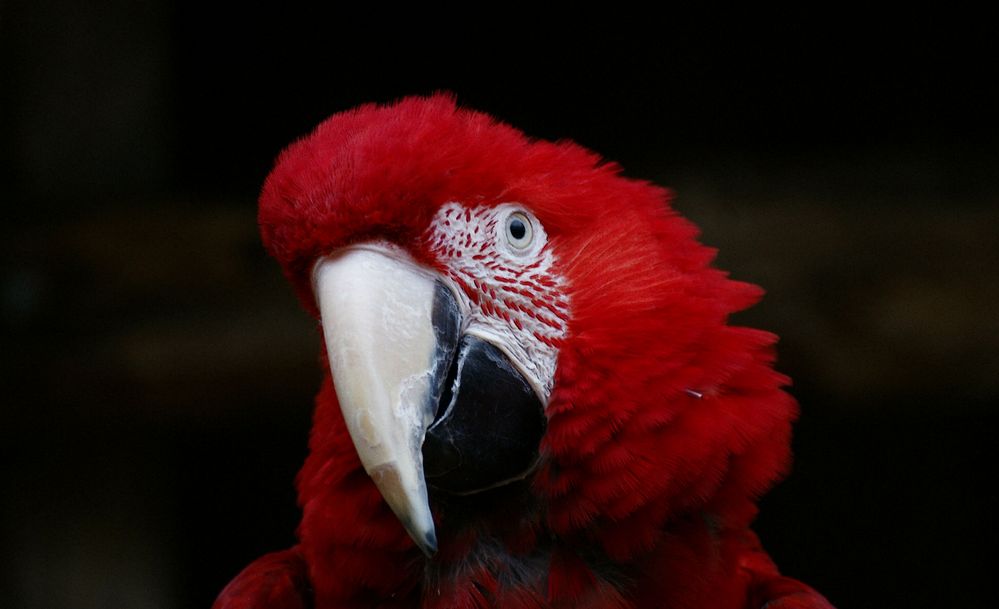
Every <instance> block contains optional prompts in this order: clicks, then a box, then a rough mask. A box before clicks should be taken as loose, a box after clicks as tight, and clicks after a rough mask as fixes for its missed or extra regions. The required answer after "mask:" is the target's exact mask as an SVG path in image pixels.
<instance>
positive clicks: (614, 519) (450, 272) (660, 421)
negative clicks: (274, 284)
mask: <svg viewBox="0 0 999 609" xmlns="http://www.w3.org/2000/svg"><path fill="white" fill-rule="evenodd" d="M259 221H260V226H261V230H262V234H263V238H264V243H265V246H266V247H267V249H268V251H269V252H270V253H271V254H272V255H273V256H274V257H275V258H276V259H277V260H278V261H279V262H280V264H281V266H282V268H283V270H284V273H285V274H286V276H287V277H288V278H289V280H290V281H291V283H292V284H293V286H294V288H295V290H296V292H297V293H298V295H299V296H300V298H301V300H302V302H303V304H304V306H305V307H306V309H307V310H308V311H309V312H310V313H311V314H312V315H314V316H315V317H316V319H317V320H318V322H319V326H320V327H321V330H322V336H323V339H324V345H325V356H324V362H325V365H326V367H327V369H328V372H329V375H328V380H327V383H328V384H329V386H330V387H331V391H326V392H325V393H323V392H321V394H320V401H321V402H322V401H324V400H325V401H326V402H335V403H336V404H337V405H338V408H335V409H334V410H335V412H334V413H327V414H326V415H322V416H320V415H318V414H317V420H316V424H315V428H314V429H313V432H312V434H313V435H312V438H311V440H310V442H311V448H312V453H313V455H312V456H311V457H310V459H312V460H313V463H312V464H311V465H310V464H308V463H307V466H306V469H305V470H303V474H302V477H301V478H300V480H299V486H300V500H301V502H302V504H303V506H304V509H305V512H306V514H305V519H306V520H307V519H308V518H310V514H313V516H314V517H315V518H317V519H318V518H320V517H321V516H320V515H321V514H323V513H326V514H328V513H331V511H330V510H331V509H332V508H330V507H329V506H328V505H325V504H324V503H323V500H320V499H318V497H321V496H323V493H324V492H325V491H324V490H322V488H321V487H323V485H336V484H340V483H341V482H342V481H343V480H344V479H345V478H344V477H345V476H346V474H343V473H339V474H331V473H330V471H332V470H337V471H340V470H343V471H346V470H349V469H350V468H351V467H352V466H353V467H355V468H356V469H360V468H359V467H357V466H356V464H357V463H358V462H359V464H360V466H363V471H364V472H366V473H367V476H368V477H369V478H370V480H371V481H373V483H374V486H375V487H377V492H378V495H377V497H380V499H381V500H383V501H384V503H385V504H387V506H388V507H389V508H391V511H392V513H394V516H395V518H396V519H397V520H398V522H399V523H401V525H402V527H401V528H400V530H402V529H404V530H405V532H406V533H408V537H409V538H410V539H411V540H412V542H413V543H415V545H416V546H417V547H419V548H420V549H421V550H422V551H423V552H424V553H425V554H426V555H427V556H428V557H429V556H433V555H434V554H435V552H437V551H438V546H439V542H438V533H439V532H440V531H438V528H441V526H443V525H441V524H440V514H437V512H438V507H439V506H443V505H451V504H454V503H456V502H460V501H461V500H462V498H472V497H476V496H478V497H481V496H485V495H489V494H491V493H498V492H499V493H501V492H502V490H501V489H504V488H507V487H511V486H516V487H518V488H527V489H529V492H530V494H531V495H532V496H533V497H535V498H536V499H537V501H536V506H541V507H536V508H532V509H534V514H535V515H534V516H533V518H534V519H535V521H534V523H533V524H532V527H533V528H535V529H539V530H546V531H547V532H548V534H549V535H550V536H557V537H560V538H571V537H572V536H584V537H586V539H587V540H588V541H589V542H590V543H593V544H595V545H597V546H599V547H600V549H601V552H603V553H604V554H605V555H607V556H610V557H614V558H627V557H629V556H634V555H635V554H636V553H638V552H641V551H642V550H643V549H648V548H649V547H651V546H653V545H654V544H655V543H656V542H657V540H658V538H659V536H660V535H661V534H662V529H663V523H664V522H666V521H667V520H668V519H669V518H671V517H673V516H675V515H676V514H681V513H689V512H690V511H691V510H700V511H702V512H704V513H705V514H710V517H711V518H713V519H715V520H717V521H719V522H721V521H748V520H749V519H751V517H752V514H753V513H754V512H753V510H754V508H753V507H752V499H753V498H755V497H756V496H757V495H759V494H760V493H761V492H762V491H764V490H765V489H766V488H767V487H768V486H769V485H770V484H772V483H773V481H774V480H775V479H776V478H777V477H778V476H779V475H780V474H781V472H782V471H783V469H784V468H785V466H786V463H787V461H788V433H789V429H790V423H791V420H792V419H793V418H794V416H795V412H796V406H795V404H794V402H793V400H792V399H791V398H790V397H788V396H787V394H785V393H784V392H783V391H782V390H781V386H782V385H784V384H786V382H787V381H786V379H785V378H784V377H783V376H781V375H780V374H778V373H777V372H775V371H774V370H773V368H772V362H773V355H772V349H771V347H772V344H773V342H774V337H773V336H772V335H770V334H768V333H766V332H761V331H756V330H750V329H746V328H738V327H732V326H729V325H728V324H727V318H728V316H729V315H730V314H731V313H732V312H734V311H738V310H740V309H743V308H745V307H747V306H749V305H751V304H753V303H755V302H756V301H757V300H758V299H759V297H760V295H761V291H760V289H759V288H757V287H755V286H752V285H749V284H746V283H741V282H737V281H733V280H731V279H729V278H728V277H727V276H726V274H725V273H723V272H722V271H719V270H717V269H715V268H713V267H712V266H711V261H712V259H713V257H714V252H713V250H711V249H709V248H707V247H705V246H703V245H701V244H700V243H698V242H697V240H696V237H697V230H696V228H695V227H694V226H693V225H692V224H691V223H689V222H688V221H686V220H684V219H683V218H681V217H680V216H679V215H677V214H676V213H675V212H674V211H673V210H672V209H671V207H670V193H669V192H668V191H667V190H664V189H662V188H659V187H657V186H654V185H652V184H649V183H647V182H643V181H638V180H633V179H629V178H625V177H623V176H622V175H621V173H620V169H619V168H618V167H617V166H616V165H614V164H611V163H605V162H603V161H601V159H600V158H599V157H598V156H597V155H595V154H594V153H592V152H589V151H587V150H585V149H584V148H582V147H580V146H578V145H576V144H573V143H571V142H547V141H537V140H531V139H529V138H527V137H525V136H524V135H523V134H522V133H521V132H519V131H517V130H516V129H514V128H512V127H509V126H507V125H504V124H501V123H499V122H497V121H495V120H494V119H492V118H490V117H489V116H487V115H485V114H481V113H477V112H473V111H469V110H465V109H461V108H458V107H457V106H456V104H455V102H454V100H453V98H451V97H450V96H447V95H435V96H431V97H427V98H407V99H404V100H402V101H399V102H396V103H394V104H391V105H387V106H377V105H368V106H362V107H360V108H357V109H355V110H351V111H347V112H344V113H341V114H337V115H335V116H333V117H331V118H330V119H328V120H327V121H325V122H324V123H322V124H321V125H319V127H318V128H317V129H316V130H315V131H314V132H313V133H312V134H311V135H309V136H307V137H305V138H304V139H302V140H300V141H298V142H296V143H294V144H292V145H291V146H290V147H289V148H288V149H287V150H285V151H284V152H283V153H282V154H281V156H280V157H279V159H278V161H277V163H276V166H275V168H274V170H273V172H272V173H271V174H270V176H269V177H268V178H267V181H266V183H265V185H264V188H263V192H262V195H261V198H260V212H259ZM321 406H322V404H320V407H321ZM323 417H325V418H323ZM340 417H342V423H341V422H340ZM338 426H339V427H343V428H345V429H346V431H347V433H348V435H349V441H348V440H346V438H345V437H344V438H341V439H343V440H344V442H341V444H342V443H346V442H349V446H348V447H346V448H344V447H343V446H340V445H339V444H337V446H335V447H333V446H330V445H331V443H336V442H339V439H337V436H336V434H335V433H333V432H332V431H330V430H331V429H334V428H339V427H338ZM331 438H333V439H332V440H331ZM333 462H336V464H337V465H335V466H334V465H330V463H333ZM344 464H346V465H344ZM337 468H339V469H337ZM366 484H367V485H368V486H370V483H366ZM338 509H340V508H338ZM357 509H358V510H362V511H363V509H365V508H364V506H357ZM371 509H376V508H371ZM442 509H444V508H442ZM324 510H325V512H324ZM340 511H341V512H342V511H343V509H340ZM338 513H340V512H338ZM435 516H437V520H438V522H437V524H435ZM344 518H347V517H346V516H344ZM351 518H354V516H351ZM354 521H356V522H357V523H361V522H362V521H363V517H361V516H357V517H356V518H355V520H354ZM304 523H305V520H303V529H302V530H300V535H305V534H308V530H306V529H307V527H306V526H305V524H304ZM396 526H398V525H396ZM347 528H348V529H350V528H351V527H350V526H347ZM355 529H356V531H355V532H354V533H350V532H341V533H336V535H340V536H341V538H343V536H345V535H351V534H354V535H355V537H354V538H351V539H350V543H353V544H355V545H356V546H363V545H364V544H365V543H370V544H379V543H381V544H383V545H385V544H388V543H390V542H389V541H385V540H384V539H382V537H379V535H381V534H380V533H377V532H373V531H372V530H369V529H364V528H363V525H362V524H357V525H356V527H355ZM331 535H332V533H331ZM391 543H396V542H394V541H393V542H391ZM441 546H442V547H441V550H443V549H444V548H443V541H442V542H441ZM409 547H410V548H412V544H410V545H409Z"/></svg>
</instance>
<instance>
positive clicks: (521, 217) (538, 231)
mask: <svg viewBox="0 0 999 609" xmlns="http://www.w3.org/2000/svg"><path fill="white" fill-rule="evenodd" d="M426 239H427V241H428V243H429V244H430V248H431V251H432V252H433V253H434V255H435V256H436V258H437V260H438V261H439V262H440V263H441V264H442V265H443V266H444V267H446V268H447V269H448V272H449V275H450V279H451V280H452V281H453V282H454V283H455V284H457V285H458V287H459V288H460V289H458V290H456V292H457V293H458V294H459V297H460V298H461V299H462V301H463V308H465V309H467V310H468V311H469V314H468V315H469V317H468V321H467V328H466V330H465V333H466V334H470V335H472V336H476V337H478V338H481V339H483V340H485V341H487V342H489V343H491V344H493V345H495V346H496V347H498V348H499V349H500V350H502V351H503V352H504V353H505V354H506V355H507V357H509V358H510V361H511V362H512V363H513V364H514V365H515V366H516V367H517V368H518V370H519V371H520V372H521V373H522V374H523V375H524V376H525V378H526V379H527V380H528V382H529V383H530V384H531V386H532V387H533V388H534V390H535V392H536V393H537V394H538V397H540V398H541V402H542V403H543V404H547V403H548V398H549V396H550V395H551V391H552V385H553V383H554V378H555V364H556V361H557V359H558V345H559V344H560V343H561V341H562V339H563V338H565V335H566V331H567V329H568V318H569V303H568V301H567V300H566V298H565V296H564V295H563V294H564V284H565V282H564V280H563V279H562V278H561V277H560V276H559V275H558V274H557V273H556V272H555V262H556V261H555V256H554V254H553V253H552V251H551V249H550V248H549V247H547V246H548V235H547V233H546V232H545V229H544V227H543V226H542V225H541V223H540V222H539V221H538V220H537V218H535V217H534V215H533V214H532V213H531V212H530V210H529V209H527V208H526V207H525V206H522V205H519V204H517V203H503V204H500V205H497V206H495V207H474V208H469V207H465V206H464V205H462V204H460V203H447V204H445V205H443V206H442V207H441V208H440V210H439V211H438V212H437V215H436V216H435V218H434V220H433V222H432V223H431V226H430V229H429V230H428V233H427V236H426Z"/></svg>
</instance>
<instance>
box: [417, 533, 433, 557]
mask: <svg viewBox="0 0 999 609" xmlns="http://www.w3.org/2000/svg"><path fill="white" fill-rule="evenodd" d="M420 549H421V550H423V553H424V554H425V555H426V556H427V558H433V556H434V554H436V553H437V534H436V533H435V532H433V531H430V532H428V533H427V534H426V536H424V538H423V543H422V544H420Z"/></svg>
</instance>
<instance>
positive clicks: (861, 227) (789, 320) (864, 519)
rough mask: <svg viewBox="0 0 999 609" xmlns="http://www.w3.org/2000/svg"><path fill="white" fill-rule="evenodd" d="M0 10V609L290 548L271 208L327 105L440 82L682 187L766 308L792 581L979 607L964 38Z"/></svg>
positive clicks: (759, 309) (981, 284)
mask: <svg viewBox="0 0 999 609" xmlns="http://www.w3.org/2000/svg"><path fill="white" fill-rule="evenodd" d="M0 8H2V12H0V51H2V55H0V62H2V63H0V70H2V71H0V104H2V113H0V138H2V139H0V142H2V143H3V147H2V148H0V155H2V156H0V160H2V167H0V172H2V173H0V200H2V202H3V215H4V217H5V220H4V221H3V223H2V224H0V227H2V228H0V237H2V241H0V252H2V253H3V258H2V263H0V281H2V284H0V288H2V294H0V295H2V303H0V304H2V309H0V314H2V319H0V321H2V326H0V329H2V332H3V334H2V336H3V345H2V353H0V364H2V375H3V388H4V389H3V395H4V398H3V400H4V408H3V410H2V423H0V430H2V436H0V437H2V440H3V441H2V446H0V451H2V452H0V454H2V455H3V465H4V467H3V487H2V489H3V491H2V497H3V499H2V503H0V509H2V511H0V517H2V521H0V524H2V528H0V544H2V547H3V548H4V550H3V552H2V554H0V561H3V564H2V565H0V566H2V579H0V585H2V589H0V605H2V606H4V607H25V608H34V607H83V608H89V607H182V606H183V607H189V606H190V607H197V606H202V607H204V606H208V605H209V604H210V603H211V601H212V600H213V598H214V596H215V595H216V594H217V593H218V591H219V590H221V588H222V587H223V586H224V585H225V583H226V582H227V581H228V580H229V579H230V578H231V577H232V576H233V575H235V574H236V573H237V572H238V571H239V570H240V569H241V568H242V567H243V566H245V565H246V564H247V563H248V562H249V561H251V560H252V559H253V558H255V557H256V556H258V555H260V554H262V553H264V552H267V551H270V550H274V549H279V548H282V547H286V546H288V545H289V544H291V543H293V540H294V536H293V531H294V527H295V525H296V522H297V518H298V512H297V509H296V507H295V503H294V492H293V487H292V480H293V478H294V475H295V472H296V471H297V469H298V467H299V465H300V463H301V461H302V459H303V457H304V451H305V441H306V434H307V431H308V427H309V417H310V410H311V396H312V393H313V391H314V389H315V387H316V384H317V382H318V378H319V369H318V365H317V361H316V355H317V353H318V348H319V341H318V336H317V334H316V331H315V328H314V327H313V325H312V324H311V322H310V321H309V320H308V319H306V317H305V315H304V313H302V312H301V311H300V310H299V309H298V306H297V303H296V302H295V300H294V298H293V297H292V296H291V294H290V290H288V289H287V286H285V285H284V283H283V280H282V278H281V277H280V274H279V272H278V270H277V268H276V265H275V264H273V263H272V262H271V261H270V260H268V259H267V258H266V256H265V254H264V253H263V251H262V249H261V247H260V246H259V240H258V238H257V236H256V232H255V231H256V229H255V226H254V221H255V220H254V206H255V196H256V192H257V189H258V188H259V185H260V184H261V182H262V180H263V178H264V176H265V175H266V173H267V171H268V170H269V168H270V165H271V163H272V161H273V158H274V156H275V155H276V153H277V152H278V151H279V150H280V148H281V147H282V146H284V145H286V144H287V143H288V142H290V141H291V140H292V139H294V138H295V137H298V136H300V135H302V134H304V133H306V132H308V131H309V130H310V129H311V127H312V126H314V125H315V124H316V123H317V122H319V121H320V120H322V119H323V118H325V117H326V116H328V115H329V114H331V113H333V112H335V111H338V110H342V109H345V108H348V107H351V106H354V105H356V104H358V103H363V102H368V101H390V100H392V99H396V98H398V97H400V96H403V95H407V94H426V93H430V92H433V91H436V90H449V91H453V92H454V93H455V94H456V95H457V97H458V100H459V102H460V103H462V104H464V105H467V106H470V107H473V108H477V109H481V110H484V111H487V112H490V113H492V114H494V115H496V116H497V117H499V118H501V119H502V120H505V121H507V122H510V123H512V124H514V125H516V126H518V127H520V128H522V129H523V130H525V131H526V132H527V133H529V134H531V135H533V136H537V137H543V138H548V139H558V138H569V139H573V140H576V141H578V142H579V143H581V144H583V145H585V146H587V147H590V148H592V149H594V150H596V151H598V152H600V153H601V154H603V155H604V156H605V157H607V158H609V159H613V160H616V161H618V162H620V163H621V164H622V165H623V166H624V168H625V172H626V173H627V174H628V175H631V176H635V177H641V178H646V179H651V180H654V181H656V182H659V183H662V184H665V185H669V186H672V187H673V188H674V189H675V190H676V191H677V193H678V199H677V200H676V203H675V205H676V207H677V208H678V209H679V210H680V211H681V212H682V213H684V214H685V215H687V216H688V217H690V218H692V219H693V220H694V221H696V222H697V223H698V224H699V225H700V226H701V227H702V229H703V239H704V241H705V242H707V243H709V244H710V245H712V246H715V247H718V248H719V251H720V253H719V258H718V264H719V266H721V267H722V268H726V269H728V270H731V271H732V273H733V275H734V276H735V277H736V278H739V279H744V280H748V281H753V282H756V283H759V284H761V285H763V286H764V287H765V288H766V289H767V290H768V296H767V297H766V298H765V299H764V301H763V302H762V303H761V304H759V305H757V306H756V307H755V308H754V309H752V310H750V311H748V312H745V313H741V314H739V316H738V318H737V319H736V321H737V322H738V323H745V324H750V325H754V326H758V327H763V328H766V329H769V330H772V331H775V332H777V333H778V334H779V335H781V337H782V342H781V345H780V361H779V365H778V367H779V368H780V369H781V370H782V371H785V372H787V373H789V374H790V375H791V376H792V377H793V378H794V379H795V386H794V388H793V392H794V394H795V395H796V396H797V397H798V399H799V401H800V403H801V405H802V413H803V414H802V418H801V420H800V422H799V424H798V427H797V435H796V438H795V451H796V454H797V460H796V466H795V470H794V472H793V473H792V475H791V476H790V477H789V478H788V479H787V480H786V481H785V482H783V483H782V484H781V485H780V486H778V487H777V488H776V489H775V490H774V491H773V492H771V493H770V494H769V495H768V496H767V497H766V498H765V499H764V500H763V501H762V512H761V516H760V518H759V520H758V523H757V527H756V528H757V530H758V531H759V532H760V534H761V537H762V538H763V541H764V543H765V545H766V546H767V547H768V549H769V550H770V551H771V552H772V554H773V555H774V557H775V559H776V560H777V562H778V564H779V565H780V566H781V567H782V570H783V571H784V572H786V573H787V574H789V575H792V576H795V577H798V578H800V579H802V580H804V581H806V582H808V583H810V584H812V585H813V586H815V587H816V588H817V589H819V590H820V591H822V592H823V593H825V594H826V595H827V596H828V597H829V598H830V600H832V601H833V603H834V604H837V605H838V606H841V607H883V606H908V607H940V606H955V605H958V604H964V603H969V602H987V599H991V598H994V593H993V591H992V590H991V584H990V582H991V574H992V562H993V561H992V560H991V558H992V554H993V552H992V551H991V550H992V544H993V542H994V538H995V535H994V533H995V524H994V522H995V521H994V511H995V508H996V501H995V499H996V492H995V486H994V482H995V479H994V477H993V476H992V475H991V474H987V473H986V472H987V468H986V467H985V465H984V461H985V460H986V459H987V458H988V457H987V455H988V454H989V453H990V452H991V450H989V446H990V445H992V444H993V443H994V440H993V439H994V438H995V436H996V431H997V429H996V414H995V405H996V403H997V398H999V355H997V353H999V349H997V348H999V323H997V320H996V316H995V310H994V303H995V302H996V297H999V281H997V280H999V272H997V270H996V262H999V255H997V254H999V252H997V249H999V248H997V245H996V242H995V241H996V240H995V234H996V232H997V230H996V229H997V227H999V222H997V221H999V206H997V205H996V203H997V197H996V195H995V192H996V186H997V182H999V179H997V176H996V173H997V172H996V168H997V167H999V165H997V160H999V145H997V135H999V134H997V128H996V127H997V123H996V121H995V120H994V114H995V109H996V108H997V107H999V103H997V102H999V96H997V95H996V89H995V86H994V83H995V82H996V78H997V76H999V74H997V72H999V69H997V65H999V64H997V59H999V57H997V52H996V51H997V48H996V47H997V45H996V43H995V42H994V40H993V37H992V35H991V32H989V31H988V30H989V28H987V27H985V26H986V25H987V23H985V21H984V19H983V18H982V17H981V16H975V15H966V16H961V17H958V16H949V15H948V16H942V15H939V14H932V13H927V14H922V15H912V14H905V15H896V16H894V17H893V18H892V19H890V20H884V21H880V22H875V21H873V20H872V18H871V16H869V15H863V14H824V15H820V16H816V17H814V18H790V17H787V16H781V17H780V18H776V17H770V18H767V17H765V16H763V15H755V19H753V20H749V19H747V18H746V17H745V16H728V17H726V18H725V19H721V18H719V17H718V16H713V17H712V18H710V19H707V18H706V19H703V20H699V21H698V20H690V21H685V22H680V21H678V20H675V19H671V18H667V17H666V16H658V17H653V16H651V15H637V14H636V15H631V16H630V17H629V19H628V20H627V21H624V22H622V23H620V24H615V23H613V22H614V21H615V19H614V16H613V15H609V14H607V13H606V12H601V13H599V14H596V15H589V16H583V15H572V19H569V18H568V17H566V19H564V20H559V21H553V22H550V23H541V22H540V21H539V17H538V15H520V16H517V17H516V18H504V17H506V16H505V15H502V14H500V8H499V7H491V8H490V7H484V8H482V9H478V10H484V11H487V12H486V13H484V14H483V15H480V16H477V17H473V16H472V15H469V16H468V17H467V18H463V17H464V16H463V15H461V14H460V13H451V14H449V15H445V16H438V17H436V18H435V19H430V20H428V21H429V22H431V23H433V24H434V26H433V27H431V26H428V25H425V24H422V23H420V20H417V19H412V20H408V19H405V18H402V19H400V21H399V23H397V24H395V26H394V27H392V26H390V25H389V24H388V23H387V22H386V19H387V17H388V15H387V13H388V11H389V9H388V8H387V7H386V8H385V9H384V12H385V13H386V14H380V15H375V16H368V17H366V18H358V17H355V16H350V15H347V14H338V13H331V12H327V13H322V14H320V13H315V12H305V11H295V10H291V9H276V8H274V7H270V8H252V7H247V6H232V7H225V6H223V5H213V6H212V7H211V8H207V7H205V6H204V5H203V4H202V3H194V2H180V3H168V2H165V1H164V0H148V1H145V2H124V1H121V2H103V3H77V2H70V1H69V0H42V1H39V2H31V3H29V2H24V1H20V2H8V3H4V5H3V6H2V7H0ZM464 10H466V11H467V10H469V8H466V9H464ZM504 10H505V9H504ZM394 16H396V17H401V16H399V15H394ZM423 17H427V15H423ZM639 24H640V25H639Z"/></svg>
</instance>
